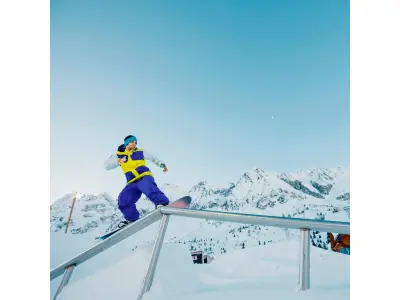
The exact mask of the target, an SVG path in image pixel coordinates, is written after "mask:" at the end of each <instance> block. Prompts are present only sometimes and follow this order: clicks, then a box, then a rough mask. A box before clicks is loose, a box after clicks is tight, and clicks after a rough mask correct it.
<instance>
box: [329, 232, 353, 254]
mask: <svg viewBox="0 0 400 300" xmlns="http://www.w3.org/2000/svg"><path fill="white" fill-rule="evenodd" d="M328 237H329V240H330V242H331V248H332V250H333V251H335V252H340V253H343V254H348V255H350V234H338V235H337V237H336V239H335V237H334V236H333V234H332V233H331V232H328Z"/></svg>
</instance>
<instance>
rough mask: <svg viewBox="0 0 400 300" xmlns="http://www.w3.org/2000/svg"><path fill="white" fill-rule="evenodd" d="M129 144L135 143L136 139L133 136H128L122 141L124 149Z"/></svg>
mask: <svg viewBox="0 0 400 300" xmlns="http://www.w3.org/2000/svg"><path fill="white" fill-rule="evenodd" d="M131 142H136V143H137V139H136V137H135V136H133V135H128V136H127V137H126V138H125V139H124V145H125V147H126V146H127V145H128V144H129V143H131Z"/></svg>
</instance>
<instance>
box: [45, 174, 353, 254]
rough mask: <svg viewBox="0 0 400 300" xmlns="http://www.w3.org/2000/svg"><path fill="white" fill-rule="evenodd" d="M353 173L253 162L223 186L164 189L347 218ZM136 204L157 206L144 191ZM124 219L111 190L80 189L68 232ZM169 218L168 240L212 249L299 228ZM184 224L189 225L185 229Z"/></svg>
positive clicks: (231, 205)
mask: <svg viewBox="0 0 400 300" xmlns="http://www.w3.org/2000/svg"><path fill="white" fill-rule="evenodd" d="M349 174H350V173H349V169H348V168H332V169H327V168H322V169H316V168H314V169H306V170H301V171H299V172H291V173H288V172H281V173H279V172H270V171H266V170H263V169H261V168H258V167H253V168H251V169H250V170H248V171H247V172H245V173H243V174H242V175H241V176H240V177H239V178H238V180H237V181H236V182H232V183H230V184H229V185H227V186H225V187H214V186H213V185H212V184H209V183H208V182H207V181H206V180H203V181H200V182H198V183H197V184H195V185H194V186H193V187H192V188H190V189H189V190H185V189H183V188H181V187H180V186H179V185H176V184H164V185H162V186H161V187H160V189H161V190H163V191H164V192H165V193H166V195H167V196H168V197H169V198H170V199H171V201H173V200H175V199H177V198H179V197H182V196H185V195H190V196H191V197H192V199H193V202H192V206H191V208H193V209H208V210H217V211H232V212H242V213H250V214H261V215H271V216H285V217H299V218H311V219H329V220H337V221H348V210H349V205H350V182H349ZM72 197H73V195H72V194H67V195H65V196H64V197H62V198H60V199H58V200H57V201H55V202H54V203H53V204H52V205H51V206H50V210H51V214H50V215H51V218H50V224H51V225H50V227H51V231H52V232H54V233H55V232H60V231H62V230H64V229H65V226H66V223H67V218H68V215H69V212H70V207H71V204H72ZM137 207H138V210H139V212H140V215H141V216H144V215H146V214H147V213H149V212H151V211H152V210H154V205H153V204H152V203H151V202H150V201H149V199H147V198H146V197H145V196H142V198H141V200H139V202H138V205H137ZM121 219H122V214H121V213H120V212H119V210H118V207H117V201H116V200H115V199H113V197H111V196H110V195H109V194H108V193H100V194H97V195H88V194H83V193H81V194H79V195H78V198H77V200H76V203H75V206H74V211H73V213H72V217H71V221H70V224H69V234H75V235H76V234H89V235H90V236H93V235H100V234H103V233H104V232H107V231H109V230H112V229H114V228H115V227H116V225H117V224H118V222H119V221H120V220H121ZM171 221H173V222H171V223H173V224H175V225H171V226H170V227H171V230H169V231H168V232H169V233H168V235H167V241H169V242H177V243H185V244H186V243H187V244H188V247H189V249H191V250H198V249H202V250H204V251H206V252H207V253H208V254H210V255H212V254H213V253H216V252H220V253H224V252H226V251H227V249H231V248H244V247H247V246H252V245H255V246H256V245H264V244H267V243H269V242H275V241H279V240H287V239H290V238H296V236H297V232H296V231H293V230H286V229H281V228H271V227H262V226H253V225H245V226H244V225H240V224H235V223H229V222H216V221H211V220H197V219H191V220H190V219H188V218H179V219H175V218H172V220H171ZM182 228H185V230H184V231H182ZM148 236H151V235H143V237H142V238H141V239H140V240H138V241H135V245H136V246H135V247H137V246H138V245H140V244H143V243H148V242H151V239H150V238H148ZM311 238H312V242H313V244H315V245H316V246H319V247H321V248H325V249H327V248H328V247H327V239H326V238H325V237H323V236H322V235H321V234H320V233H319V232H312V235H311Z"/></svg>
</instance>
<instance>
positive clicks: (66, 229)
mask: <svg viewBox="0 0 400 300" xmlns="http://www.w3.org/2000/svg"><path fill="white" fill-rule="evenodd" d="M77 195H78V192H75V196H74V199H73V200H72V206H71V211H70V212H69V217H68V221H67V226H66V227H65V233H67V231H68V225H69V221H70V220H71V216H72V210H73V209H74V205H75V201H76V196H77Z"/></svg>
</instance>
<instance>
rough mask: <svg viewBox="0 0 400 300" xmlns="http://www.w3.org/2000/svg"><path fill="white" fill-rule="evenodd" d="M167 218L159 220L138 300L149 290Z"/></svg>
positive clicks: (164, 216)
mask: <svg viewBox="0 0 400 300" xmlns="http://www.w3.org/2000/svg"><path fill="white" fill-rule="evenodd" d="M169 217H170V215H163V217H162V219H161V222H160V228H159V231H158V235H157V238H156V241H155V242H154V246H153V252H152V255H151V259H150V263H149V266H148V268H147V272H146V276H145V277H144V280H143V286H142V289H141V291H140V293H139V297H138V300H140V299H142V297H143V295H144V294H145V293H146V292H148V291H149V290H150V287H151V285H152V283H153V278H154V273H155V271H156V267H157V262H158V258H159V256H160V251H161V247H162V244H163V241H164V237H165V232H166V231H167V226H168V221H169Z"/></svg>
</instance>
